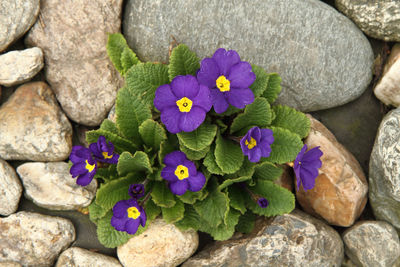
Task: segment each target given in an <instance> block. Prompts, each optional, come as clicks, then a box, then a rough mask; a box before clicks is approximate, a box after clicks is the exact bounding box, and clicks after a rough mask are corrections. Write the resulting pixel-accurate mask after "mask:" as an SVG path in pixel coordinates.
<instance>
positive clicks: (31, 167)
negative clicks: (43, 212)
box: [17, 162, 97, 210]
mask: <svg viewBox="0 0 400 267" xmlns="http://www.w3.org/2000/svg"><path fill="white" fill-rule="evenodd" d="M69 169H70V167H69V165H68V164H67V163H65V162H49V163H43V162H30V163H24V164H22V165H20V166H19V167H18V168H17V172H18V174H19V176H20V177H21V180H22V183H23V184H24V188H25V196H26V197H27V198H28V199H31V200H32V201H33V202H34V203H35V204H36V205H38V206H40V207H44V208H47V209H51V210H73V209H79V208H82V207H86V206H89V204H90V203H91V202H92V200H93V198H94V197H95V195H96V190H97V181H96V179H93V181H92V182H91V183H90V184H89V185H88V186H85V187H83V186H80V185H78V184H76V179H74V178H72V176H71V174H70V173H69Z"/></svg>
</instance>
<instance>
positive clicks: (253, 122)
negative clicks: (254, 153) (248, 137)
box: [230, 97, 271, 134]
mask: <svg viewBox="0 0 400 267" xmlns="http://www.w3.org/2000/svg"><path fill="white" fill-rule="evenodd" d="M270 123H271V107H270V105H269V103H268V101H267V100H266V99H265V98H262V97H259V98H256V99H255V100H254V102H253V103H252V104H250V105H247V106H246V108H245V110H244V113H242V114H239V115H238V116H237V117H236V118H235V119H234V120H233V122H232V125H231V129H230V133H235V132H238V131H240V130H242V131H241V132H240V133H241V134H246V133H247V131H248V130H249V129H250V128H252V127H254V126H258V127H260V128H263V127H266V126H268V125H269V124H270Z"/></svg>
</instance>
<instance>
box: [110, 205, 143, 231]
mask: <svg viewBox="0 0 400 267" xmlns="http://www.w3.org/2000/svg"><path fill="white" fill-rule="evenodd" d="M146 220H147V216H146V212H145V211H144V209H143V208H142V207H141V206H139V204H138V203H137V202H136V200H135V199H129V200H120V201H118V202H117V203H116V204H115V205H114V207H113V216H112V218H111V225H112V226H113V227H114V228H115V230H117V231H123V232H127V233H128V234H130V235H134V234H135V233H136V232H137V230H138V228H139V225H142V227H144V226H145V225H146Z"/></svg>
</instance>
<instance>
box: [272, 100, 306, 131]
mask: <svg viewBox="0 0 400 267" xmlns="http://www.w3.org/2000/svg"><path fill="white" fill-rule="evenodd" d="M272 109H273V110H274V112H275V115H276V116H275V119H274V120H273V121H272V126H277V127H281V128H285V129H288V130H289V131H291V132H293V133H296V134H298V135H299V136H300V138H304V137H306V136H307V135H308V132H309V131H310V120H309V119H308V118H307V116H306V115H305V114H304V113H302V112H300V111H297V110H295V109H294V108H291V107H288V106H281V105H278V106H274V107H272Z"/></svg>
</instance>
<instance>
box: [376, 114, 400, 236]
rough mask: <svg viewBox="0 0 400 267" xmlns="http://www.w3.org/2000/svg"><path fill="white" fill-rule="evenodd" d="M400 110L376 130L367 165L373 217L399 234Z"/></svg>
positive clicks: (389, 116)
mask: <svg viewBox="0 0 400 267" xmlns="http://www.w3.org/2000/svg"><path fill="white" fill-rule="evenodd" d="M399 139H400V108H397V109H395V110H392V111H391V112H389V113H388V114H386V116H385V117H384V118H383V120H382V122H381V125H380V126H379V129H378V132H377V135H376V139H375V143H374V147H373V149H372V153H371V159H370V163H369V164H370V165H369V200H370V203H371V207H372V210H373V212H374V215H375V217H376V218H377V219H379V220H384V221H387V222H389V223H390V224H392V225H393V226H394V227H395V228H396V229H397V231H398V232H400V165H399V162H400V149H399V148H400V147H399Z"/></svg>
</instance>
